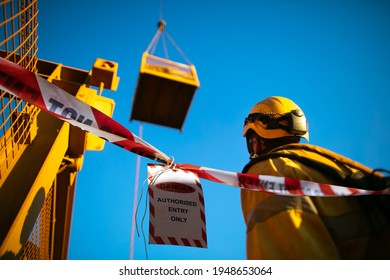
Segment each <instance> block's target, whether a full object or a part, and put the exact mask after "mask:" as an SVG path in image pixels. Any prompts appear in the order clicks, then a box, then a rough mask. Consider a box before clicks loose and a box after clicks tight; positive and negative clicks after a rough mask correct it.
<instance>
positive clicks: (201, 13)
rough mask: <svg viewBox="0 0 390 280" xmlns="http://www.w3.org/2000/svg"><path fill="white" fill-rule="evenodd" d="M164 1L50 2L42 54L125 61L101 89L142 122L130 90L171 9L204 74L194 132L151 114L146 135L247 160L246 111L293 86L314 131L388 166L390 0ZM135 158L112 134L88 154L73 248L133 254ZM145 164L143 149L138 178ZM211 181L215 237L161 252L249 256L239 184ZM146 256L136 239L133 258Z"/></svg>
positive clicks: (185, 159)
mask: <svg viewBox="0 0 390 280" xmlns="http://www.w3.org/2000/svg"><path fill="white" fill-rule="evenodd" d="M160 2H161V1H158V0H153V1H151V0H149V1H134V0H129V1H120V0H111V1H103V0H100V1H99V0H94V1H92V0H82V1H80V0H79V1H74V0H68V1H60V0H55V1H54V0H53V1H40V2H39V5H38V8H39V18H38V21H39V27H38V34H39V39H38V48H39V50H38V56H39V57H40V58H42V59H45V60H50V61H54V62H58V63H62V64H64V65H67V66H71V67H75V68H81V69H91V67H92V64H93V62H94V61H95V59H96V58H98V57H99V58H104V59H107V60H112V61H115V62H118V63H119V73H118V75H119V76H120V83H119V87H118V90H117V92H110V91H107V90H105V91H104V92H103V95H104V96H107V97H110V98H113V99H114V100H115V102H116V107H115V111H114V116H113V118H114V119H115V120H117V121H118V122H120V123H121V124H123V125H125V126H126V127H127V128H128V129H129V130H131V131H132V132H133V133H135V134H138V129H139V126H140V124H139V122H137V121H133V122H129V116H130V110H131V103H132V98H133V94H134V90H135V86H136V82H137V77H138V71H139V66H140V60H141V55H142V52H143V51H144V50H145V49H146V48H147V46H148V44H149V43H150V41H151V40H152V38H153V36H154V34H155V32H156V31H157V26H156V25H157V21H158V20H159V19H160V15H161V11H162V15H163V18H164V20H165V21H166V22H167V27H166V28H167V29H166V30H167V31H168V33H169V34H170V35H171V36H172V37H173V39H174V40H175V42H176V43H177V44H178V45H179V46H180V48H181V49H182V50H183V52H184V53H185V55H186V56H187V57H188V58H189V60H190V61H191V62H192V63H193V64H194V65H195V67H196V69H197V72H198V75H199V79H200V83H201V87H200V89H199V90H198V91H197V92H196V94H195V97H194V100H193V103H192V105H191V107H190V110H189V113H188V116H187V119H186V121H185V123H184V127H183V132H179V131H177V130H175V129H171V128H166V127H161V126H157V125H152V124H147V123H144V124H143V139H144V140H146V141H147V142H149V143H150V144H152V145H153V146H155V147H157V148H158V149H160V150H161V151H163V152H164V153H166V154H167V155H169V156H173V157H174V158H175V161H176V162H178V163H191V164H195V165H201V166H207V167H212V168H217V169H222V170H228V171H237V172H239V171H241V170H242V167H243V166H244V165H245V164H246V162H247V160H248V155H247V152H246V147H245V141H244V138H242V136H241V133H242V126H243V120H244V118H245V117H246V115H247V114H248V111H249V110H250V108H251V107H252V105H254V104H255V103H257V102H258V101H260V100H262V99H264V98H266V97H268V96H271V95H281V96H285V97H288V98H290V99H292V100H294V101H295V102H296V103H297V104H299V105H300V107H301V108H302V109H303V111H304V112H305V113H306V116H307V118H308V121H309V128H310V143H311V144H314V145H319V146H323V147H325V148H328V149H330V150H333V151H335V152H337V153H341V154H343V155H345V156H347V157H349V158H352V159H354V160H356V161H358V162H360V163H363V164H365V165H367V166H369V167H371V168H378V167H382V168H387V169H389V167H390V161H389V158H390V122H389V121H386V120H387V119H388V118H389V117H388V111H389V104H390V79H389V77H390V52H389V50H390V33H389V30H390V1H378V0H365V1H363V0H361V1H359V0H354V1H353V0H350V1H348V0H339V1H336V0H317V1H303V0H301V1H299V0H297V1H291V0H275V1H261V0H257V1H256V0H243V1H230V0H225V1H222V0H218V1H203V0H197V1H194V0H190V1H178V0H170V1H169V0H166V1H162V10H161V9H160V4H161V3H160ZM169 53H170V54H171V55H175V49H174V48H173V49H171V50H170V51H169ZM156 54H158V53H156ZM159 55H160V56H163V54H159ZM136 159H137V156H136V155H135V154H132V153H130V152H127V151H125V150H123V149H121V148H119V147H117V146H115V145H112V144H110V143H106V145H105V149H104V150H103V151H101V152H87V153H86V157H85V160H84V166H83V168H82V170H81V172H80V173H79V176H78V179H77V189H76V196H75V204H74V213H73V222H72V230H71V237H70V244H69V259H90V260H95V259H105V260H108V259H114V260H121V259H129V256H130V253H129V252H130V232H131V215H132V210H133V193H134V185H135V173H136V172H135V167H136ZM147 163H153V162H152V161H150V160H148V159H145V158H143V159H142V160H141V172H140V187H141V186H142V182H143V181H144V180H145V179H146V171H147ZM201 183H202V186H203V190H204V195H205V211H206V222H207V235H208V248H207V249H199V248H189V247H178V246H167V245H147V246H146V248H147V251H148V255H149V259H188V260H190V259H202V260H208V259H219V260H224V259H245V225H244V222H243V218H242V214H241V207H240V199H239V198H240V195H239V190H238V189H237V188H234V187H230V186H226V185H222V184H218V183H213V182H210V181H206V180H201ZM144 187H146V186H144ZM144 203H145V201H143V204H142V205H144ZM138 221H139V222H140V221H141V215H139V216H138ZM144 228H145V231H146V232H147V223H145V225H144ZM145 256H146V255H145V246H144V241H143V239H142V237H140V238H136V240H135V253H134V258H135V259H145Z"/></svg>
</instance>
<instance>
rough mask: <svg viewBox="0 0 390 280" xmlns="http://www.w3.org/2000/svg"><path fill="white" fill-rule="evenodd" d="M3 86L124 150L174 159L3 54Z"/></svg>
mask: <svg viewBox="0 0 390 280" xmlns="http://www.w3.org/2000/svg"><path fill="white" fill-rule="evenodd" d="M0 89H2V90H5V91H7V92H8V93H10V94H13V95H15V96H17V97H19V98H20V99H23V100H25V101H27V102H29V103H30V104H32V105H35V106H37V107H38V108H40V109H41V110H44V111H46V112H48V113H50V114H52V115H54V116H56V117H57V118H60V119H62V120H64V121H66V122H68V123H70V124H72V125H74V126H77V127H79V128H81V129H83V130H85V131H88V132H90V133H92V134H94V135H97V136H99V137H101V138H103V139H105V140H106V141H109V142H111V143H113V144H115V145H118V146H120V147H122V148H124V149H125V150H128V151H130V152H133V153H135V154H139V155H142V156H144V157H147V158H150V159H152V160H156V161H158V162H162V163H169V162H170V161H171V159H170V158H169V157H168V156H167V155H165V154H164V153H162V152H161V151H159V150H158V149H156V148H155V147H153V146H152V145H150V144H149V143H147V142H145V141H143V140H142V139H141V138H139V137H137V136H136V135H134V134H133V133H131V132H130V131H129V130H128V129H127V128H125V127H124V126H122V125H121V124H119V123H118V122H116V121H115V120H113V119H112V118H110V117H109V116H107V115H105V114H104V113H102V112H100V111H99V110H97V109H95V108H93V107H91V106H89V105H88V104H86V103H85V102H83V101H81V100H79V99H77V98H75V97H74V96H73V95H71V94H69V93H67V92H66V91H64V90H62V89H60V88H59V87H57V86H55V85H53V84H52V83H49V82H47V81H46V80H45V79H43V78H42V77H40V76H38V75H37V74H34V73H32V72H30V71H28V70H26V69H25V68H23V67H21V66H19V65H17V64H15V63H12V62H10V61H8V60H6V59H4V58H0Z"/></svg>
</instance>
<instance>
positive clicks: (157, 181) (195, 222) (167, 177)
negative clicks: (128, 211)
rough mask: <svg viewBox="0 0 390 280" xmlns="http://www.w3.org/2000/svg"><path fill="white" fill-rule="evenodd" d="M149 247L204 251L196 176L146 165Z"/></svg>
mask: <svg viewBox="0 0 390 280" xmlns="http://www.w3.org/2000/svg"><path fill="white" fill-rule="evenodd" d="M148 175H149V208H150V215H149V217H150V218H149V219H150V221H149V243H151V244H170V245H181V246H192V247H200V248H206V247H207V236H206V218H205V214H204V213H205V212H204V198H203V190H202V186H201V184H200V182H199V178H198V176H197V175H196V174H194V173H192V172H189V171H184V170H182V169H172V168H169V167H166V166H163V165H154V164H149V165H148Z"/></svg>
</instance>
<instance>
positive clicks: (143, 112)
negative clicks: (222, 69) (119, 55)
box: [130, 20, 200, 131]
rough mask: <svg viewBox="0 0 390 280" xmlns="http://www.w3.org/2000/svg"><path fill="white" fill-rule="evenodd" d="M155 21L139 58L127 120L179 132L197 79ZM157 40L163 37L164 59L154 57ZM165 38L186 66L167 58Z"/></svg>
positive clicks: (160, 22)
mask: <svg viewBox="0 0 390 280" xmlns="http://www.w3.org/2000/svg"><path fill="white" fill-rule="evenodd" d="M165 26H166V23H165V21H163V20H160V21H159V22H158V30H157V32H156V34H155V35H154V37H153V39H152V41H151V42H150V44H149V46H148V48H147V49H146V51H145V52H144V53H143V55H142V60H141V67H140V71H139V76H138V81H137V86H136V90H135V93H134V96H133V103H132V109H131V116H130V121H132V120H138V121H141V122H148V123H152V124H157V125H162V126H167V127H171V128H176V129H179V130H180V131H181V130H182V127H183V123H184V120H185V118H186V116H187V113H188V110H189V107H190V105H191V103H192V100H193V97H194V94H195V91H196V90H197V89H198V88H199V86H200V84H199V79H198V76H197V73H196V69H195V66H194V65H193V64H192V63H191V62H190V61H189V60H188V59H187V57H186V56H185V55H184V53H183V52H182V51H181V49H180V48H179V47H178V45H177V44H176V43H175V42H174V41H173V39H172V37H171V36H169V34H168V33H167V31H166V30H165ZM160 37H162V38H163V45H164V52H165V58H162V57H158V56H155V55H154V52H155V50H156V47H157V44H158V41H159V39H160ZM165 38H168V39H169V40H170V42H171V43H172V44H173V46H174V47H175V48H176V50H177V51H178V52H179V53H180V54H181V55H182V57H183V58H184V59H185V60H186V62H187V64H184V63H179V62H175V61H172V60H169V59H168V50H167V47H166V42H165Z"/></svg>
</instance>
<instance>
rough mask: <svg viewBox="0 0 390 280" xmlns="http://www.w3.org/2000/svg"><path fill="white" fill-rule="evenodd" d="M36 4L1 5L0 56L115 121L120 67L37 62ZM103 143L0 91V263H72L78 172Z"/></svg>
mask: <svg viewBox="0 0 390 280" xmlns="http://www.w3.org/2000/svg"><path fill="white" fill-rule="evenodd" d="M37 5H38V3H37V0H18V1H16V0H0V9H1V10H2V11H1V12H0V55H1V57H3V58H6V59H8V60H10V61H12V62H14V63H17V64H19V65H21V66H22V67H24V68H26V69H28V70H30V71H32V72H34V73H37V74H39V75H40V76H41V77H44V78H45V79H47V80H48V81H49V82H51V83H53V84H55V85H56V86H58V87H60V88H62V89H64V90H65V91H67V92H68V93H70V94H72V95H74V96H75V97H77V98H79V99H81V100H83V101H84V102H86V103H88V104H90V105H91V106H93V107H95V108H97V109H98V110H100V111H102V112H104V113H105V114H107V115H109V116H112V114H113V111H114V106H115V103H114V100H112V99H109V98H106V97H103V96H102V95H101V93H102V91H103V89H109V90H114V91H115V90H116V89H117V86H118V83H119V78H118V77H117V70H118V64H117V63H115V62H112V61H107V60H104V59H100V58H97V59H96V61H95V62H94V64H93V65H92V69H91V70H88V71H87V70H82V69H76V68H72V67H69V66H65V65H62V64H60V63H55V62H51V61H46V60H43V59H40V58H37V50H38V47H37V39H38V36H37V26H38V20H37V18H38V7H37ZM103 147H104V140H102V139H100V138H97V137H96V136H93V135H91V134H89V133H87V132H85V131H82V130H81V129H79V128H77V127H74V126H71V125H69V124H68V123H65V122H63V121H62V120H59V119H57V118H55V117H53V116H51V115H49V114H47V113H45V112H43V111H40V110H39V109H38V108H36V107H34V106H32V105H30V104H28V103H26V102H25V101H22V100H20V99H18V98H16V97H14V96H12V95H10V94H8V93H7V92H4V91H1V92H0V259H67V252H68V243H69V234H70V225H71V219H72V208H73V207H72V205H73V199H74V193H75V187H76V177H77V173H78V172H79V171H80V170H81V167H82V165H83V158H84V155H85V152H86V151H87V150H95V151H97V150H102V149H103Z"/></svg>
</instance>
